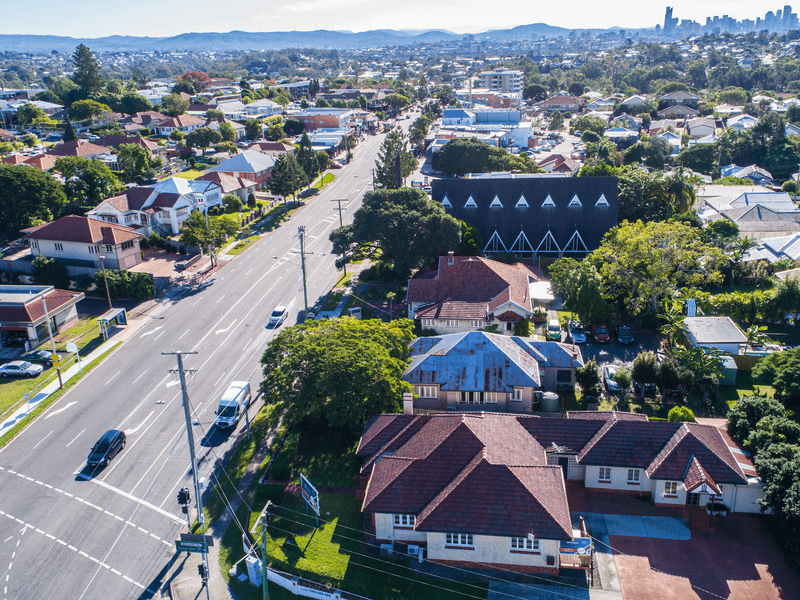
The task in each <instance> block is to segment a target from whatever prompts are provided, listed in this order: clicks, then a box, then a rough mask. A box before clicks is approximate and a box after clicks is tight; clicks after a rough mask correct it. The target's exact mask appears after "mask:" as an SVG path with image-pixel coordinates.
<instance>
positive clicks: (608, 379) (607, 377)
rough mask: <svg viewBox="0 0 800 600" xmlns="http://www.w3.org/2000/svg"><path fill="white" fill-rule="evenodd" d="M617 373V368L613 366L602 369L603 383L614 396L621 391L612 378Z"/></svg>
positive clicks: (620, 387)
mask: <svg viewBox="0 0 800 600" xmlns="http://www.w3.org/2000/svg"><path fill="white" fill-rule="evenodd" d="M618 371H619V367H615V366H614V365H608V366H606V367H603V383H604V384H605V386H606V390H607V391H608V392H612V393H615V394H616V393H619V392H621V391H622V386H621V385H620V384H618V383H617V382H616V381H614V376H615V375H616V374H617V372H618Z"/></svg>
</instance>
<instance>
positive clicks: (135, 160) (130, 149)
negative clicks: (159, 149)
mask: <svg viewBox="0 0 800 600" xmlns="http://www.w3.org/2000/svg"><path fill="white" fill-rule="evenodd" d="M159 163H160V159H154V158H153V157H152V156H151V154H150V151H149V150H148V149H147V148H145V147H143V146H140V145H139V144H120V146H119V147H118V148H117V164H118V165H119V170H120V173H121V174H122V177H123V178H124V180H125V181H138V182H141V181H142V180H143V179H145V178H147V177H150V176H152V175H154V173H153V171H152V169H153V168H154V167H156V166H157V165H158V164H159Z"/></svg>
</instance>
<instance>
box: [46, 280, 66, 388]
mask: <svg viewBox="0 0 800 600" xmlns="http://www.w3.org/2000/svg"><path fill="white" fill-rule="evenodd" d="M42 306H43V307H44V319H45V321H46V322H47V333H48V334H49V335H50V344H51V345H52V346H53V354H58V353H57V352H56V342H55V340H54V339H53V328H52V327H51V326H50V313H49V312H48V311H47V301H46V300H45V299H44V296H42ZM53 362H56V359H53ZM56 371H57V372H58V387H59V389H61V388H63V387H64V382H63V381H62V380H61V364H60V361H59V364H57V365H56Z"/></svg>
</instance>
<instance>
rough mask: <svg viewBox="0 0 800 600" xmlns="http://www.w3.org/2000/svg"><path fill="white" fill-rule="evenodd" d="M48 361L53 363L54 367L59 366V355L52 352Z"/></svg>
mask: <svg viewBox="0 0 800 600" xmlns="http://www.w3.org/2000/svg"><path fill="white" fill-rule="evenodd" d="M50 362H52V363H53V366H54V367H60V366H61V357H60V356H59V355H58V354H55V353H53V354H51V355H50Z"/></svg>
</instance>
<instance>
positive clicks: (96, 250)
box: [89, 245, 100, 254]
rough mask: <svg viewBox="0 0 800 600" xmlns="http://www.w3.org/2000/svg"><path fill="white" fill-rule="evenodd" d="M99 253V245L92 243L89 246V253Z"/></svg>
mask: <svg viewBox="0 0 800 600" xmlns="http://www.w3.org/2000/svg"><path fill="white" fill-rule="evenodd" d="M99 253H100V246H97V245H92V246H89V254H99Z"/></svg>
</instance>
